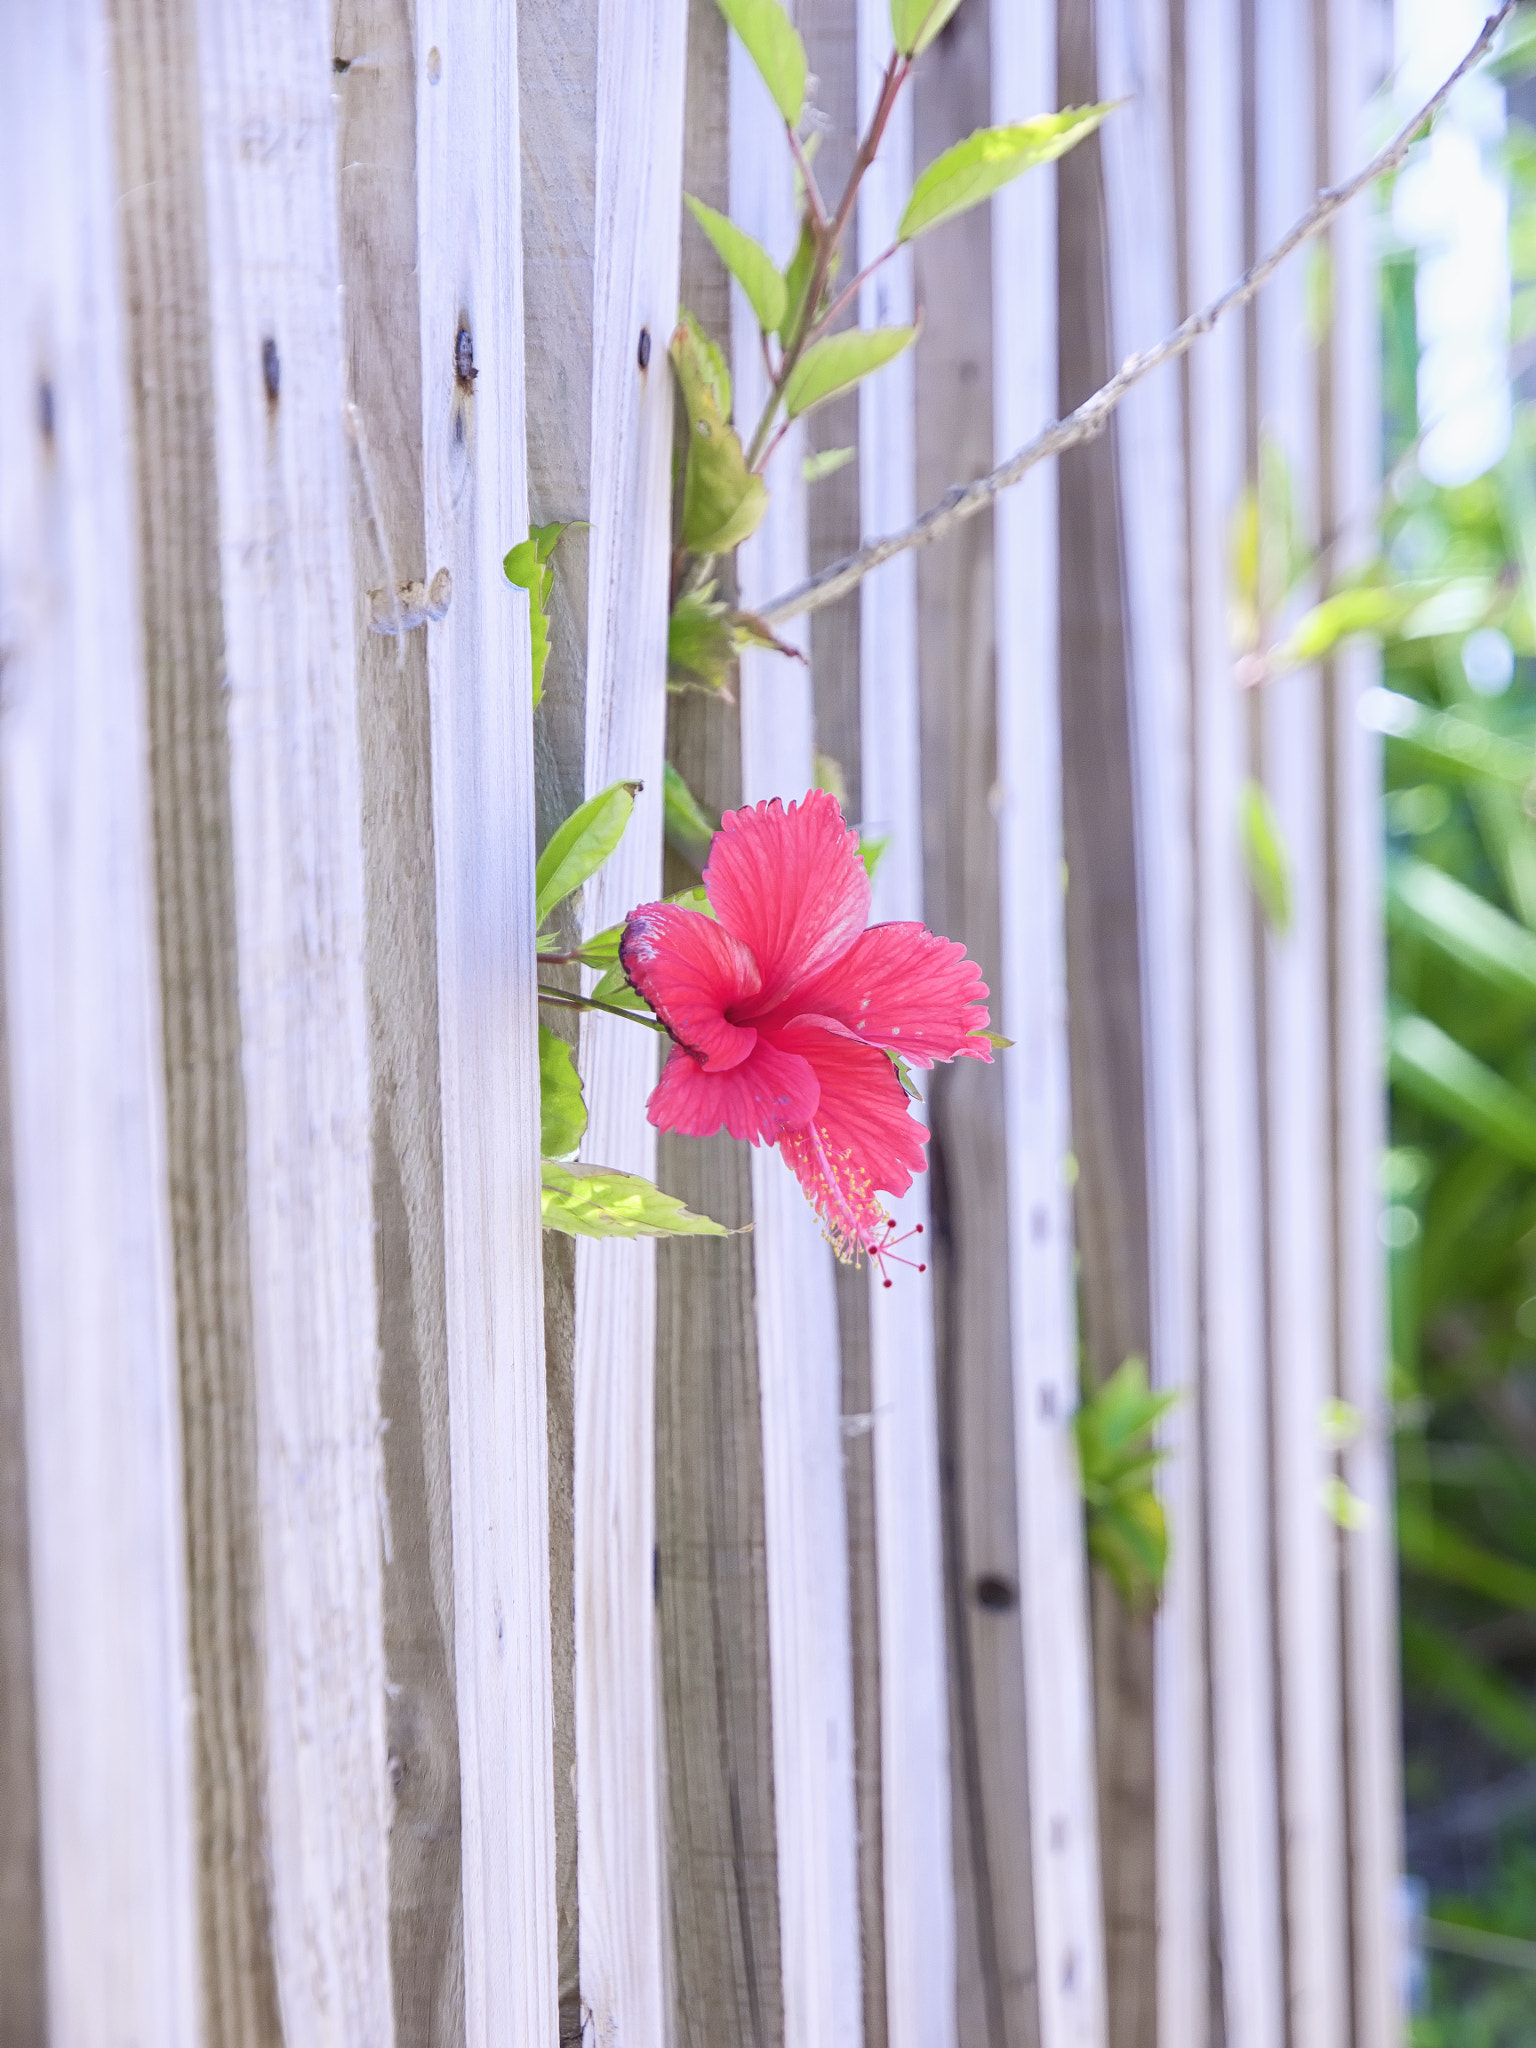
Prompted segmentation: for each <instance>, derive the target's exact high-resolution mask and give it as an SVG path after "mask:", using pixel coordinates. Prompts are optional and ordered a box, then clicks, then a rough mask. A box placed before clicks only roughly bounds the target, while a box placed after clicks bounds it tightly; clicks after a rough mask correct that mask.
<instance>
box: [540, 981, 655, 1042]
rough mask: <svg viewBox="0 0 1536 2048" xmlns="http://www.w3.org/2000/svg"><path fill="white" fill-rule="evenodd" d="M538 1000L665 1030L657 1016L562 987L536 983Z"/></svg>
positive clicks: (558, 1007) (652, 1028)
mask: <svg viewBox="0 0 1536 2048" xmlns="http://www.w3.org/2000/svg"><path fill="white" fill-rule="evenodd" d="M538 991H539V1001H540V1002H541V1003H549V1004H551V1005H552V1006H553V1007H554V1008H556V1009H560V1010H600V1011H601V1012H602V1013H603V1015H604V1016H605V1017H625V1018H627V1019H628V1020H629V1022H630V1023H631V1024H643V1025H644V1026H645V1028H646V1029H647V1031H665V1030H666V1028H667V1027H666V1025H665V1024H663V1023H662V1022H661V1020H660V1018H658V1017H642V1016H641V1014H640V1012H639V1011H638V1010H628V1009H626V1008H625V1007H624V1005H623V1004H622V1003H605V1002H602V1001H600V1000H599V999H598V997H596V996H575V995H572V994H571V993H570V992H569V990H567V989H563V988H546V987H545V985H544V983H543V982H542V981H541V982H540V983H539V984H538Z"/></svg>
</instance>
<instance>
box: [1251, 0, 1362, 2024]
mask: <svg viewBox="0 0 1536 2048" xmlns="http://www.w3.org/2000/svg"><path fill="white" fill-rule="evenodd" d="M1254 38H1255V41H1254V58H1253V61H1254V70H1255V77H1256V79H1257V80H1261V81H1262V82H1263V90H1262V91H1256V92H1255V93H1254V95H1253V101H1252V105H1253V109H1254V116H1253V118H1254V131H1255V132H1254V159H1255V179H1256V191H1255V217H1256V222H1257V229H1258V238H1259V243H1260V246H1261V247H1266V248H1267V247H1268V246H1269V245H1270V244H1271V243H1272V242H1274V241H1275V240H1277V239H1278V237H1279V236H1280V235H1281V234H1283V233H1284V231H1285V229H1286V227H1287V226H1288V225H1289V223H1290V222H1291V221H1292V220H1294V219H1295V218H1296V216H1297V215H1298V214H1299V213H1301V212H1302V211H1304V209H1305V208H1306V206H1307V203H1308V201H1309V200H1310V198H1311V196H1312V194H1313V192H1314V191H1315V190H1316V189H1317V185H1318V183H1319V182H1320V180H1319V178H1318V171H1319V169H1320V158H1321V151H1320V149H1319V146H1318V143H1319V138H1318V136H1317V132H1316V120H1315V111H1314V110H1315V103H1316V100H1315V94H1316V77H1315V68H1314V52H1313V25H1312V6H1311V0H1274V4H1272V5H1269V6H1266V7H1263V8H1260V9H1258V10H1257V11H1256V13H1255V17H1254ZM1255 326H1256V332H1257V343H1258V405H1259V427H1260V432H1261V434H1262V435H1263V436H1264V437H1265V441H1266V443H1267V444H1268V445H1271V446H1272V447H1273V448H1274V449H1275V450H1276V451H1277V453H1278V456H1279V457H1280V459H1281V460H1283V462H1284V463H1285V465H1286V468H1287V471H1288V473H1289V476H1290V481H1291V490H1292V493H1293V497H1294V503H1295V511H1296V517H1297V521H1298V526H1299V529H1300V532H1301V533H1302V534H1303V535H1311V534H1315V533H1317V532H1318V512H1319V474H1318V472H1319V461H1320V450H1319V446H1318V436H1319V429H1320V424H1321V421H1320V415H1319V410H1318V387H1317V373H1316V360H1315V348H1314V345H1313V344H1312V342H1311V341H1310V340H1309V338H1308V332H1307V318H1306V270H1305V265H1304V261H1303V260H1302V259H1300V258H1293V259H1292V261H1291V262H1290V263H1288V264H1287V265H1286V266H1285V267H1284V268H1283V269H1282V270H1281V271H1280V273H1279V274H1278V276H1276V277H1275V278H1274V279H1273V280H1272V281H1271V282H1270V284H1269V285H1268V287H1267V288H1266V290H1265V291H1264V293H1263V295H1262V296H1261V297H1260V299H1259V301H1258V304H1257V308H1256V318H1255ZM1262 534H1263V529H1262V527H1261V545H1262ZM1263 573H1264V572H1263V569H1262V568H1261V574H1263ZM1315 595H1316V593H1315V592H1314V591H1312V590H1311V589H1310V588H1308V587H1306V586H1303V587H1302V588H1301V589H1300V590H1298V591H1297V592H1296V593H1295V596H1294V599H1293V603H1294V604H1296V605H1303V604H1306V603H1308V602H1311V601H1313V599H1314V598H1315ZM1288 609H1289V607H1288ZM1283 624H1284V622H1283V621H1282V620H1271V621H1267V622H1266V628H1265V629H1266V631H1267V632H1275V631H1279V630H1283ZM1323 714H1324V704H1323V682H1322V676H1321V674H1320V673H1319V671H1318V670H1317V669H1316V668H1307V669H1300V670H1297V671H1295V672H1294V673H1293V674H1290V675H1286V676H1282V677H1280V678H1278V679H1277V680H1276V681H1274V682H1272V683H1270V684H1268V685H1266V686H1265V688H1264V690H1263V695H1262V700H1261V704H1260V718H1261V722H1262V752H1263V775H1264V783H1265V786H1266V789H1267V791H1268V794H1269V797H1270V801H1271V803H1272V804H1273V806H1274V811H1275V817H1276V820H1277V823H1278V826H1279V831H1280V837H1281V840H1282V842H1283V844H1284V846H1285V848H1286V852H1287V856H1288V860H1289V865H1290V874H1291V898H1292V903H1291V928H1290V930H1289V931H1288V932H1286V933H1284V934H1281V933H1277V932H1275V931H1273V930H1269V931H1268V932H1267V933H1266V938H1265V945H1264V1004H1265V1020H1264V1060H1265V1068H1266V1072H1265V1080H1264V1085H1265V1091H1266V1125H1265V1129H1266V1152H1267V1167H1268V1197H1269V1320H1270V1385H1271V1395H1270V1399H1271V1414H1272V1418H1273V1422H1272V1426H1273V1430H1274V1437H1273V1451H1272V1457H1273V1462H1274V1495H1273V1502H1274V1517H1275V1539H1274V1554H1275V1603H1276V1604H1275V1619H1276V1642H1277V1655H1276V1673H1277V1681H1278V1683H1277V1706H1278V1709H1279V1717H1280V1799H1281V1839H1282V1844H1283V1869H1284V1883H1285V1934H1286V1946H1285V1965H1286V1991H1287V2011H1288V2021H1289V2027H1290V2032H1291V2038H1292V2039H1293V2040H1298V2041H1307V2042H1309V2043H1312V2042H1315V2043H1316V2044H1317V2048H1341V2044H1342V2043H1343V2041H1344V2039H1345V2038H1346V2034H1347V2030H1348V2026H1349V2005H1348V1976H1347V1972H1348V1960H1347V1946H1348V1944H1347V1918H1346V1900H1345V1885H1344V1864H1345V1839H1344V1832H1345V1831H1344V1783H1343V1767H1344V1758H1343V1724H1342V1715H1341V1700H1340V1664H1339V1596H1338V1555H1337V1532H1336V1530H1335V1528H1334V1525H1333V1523H1332V1521H1331V1519H1330V1517H1329V1514H1328V1508H1327V1481H1328V1478H1329V1476H1330V1475H1331V1473H1332V1471H1333V1458H1332V1454H1331V1452H1330V1450H1329V1447H1328V1444H1327V1441H1326V1438H1325V1436H1324V1433H1323V1404H1324V1402H1325V1401H1326V1400H1327V1399H1328V1397H1329V1395H1330V1394H1331V1393H1332V1391H1333V1384H1334V1369H1333V1340H1334V1321H1333V1284H1334V1274H1333V1215H1332V1206H1331V1203H1330V1202H1329V1201H1328V1200H1326V1199H1325V1198H1323V1196H1322V1194H1321V1191H1322V1190H1325V1189H1328V1188H1329V1186H1330V1176H1331V1164H1332V1157H1331V1155H1332V1135H1331V1131H1330V1122H1331V1114H1330V1113H1331V1107H1332V1104H1331V1090H1330V1073H1329V1042H1328V1041H1329V1031H1330V1015H1329V999H1330V990H1329V979H1330V977H1329V960H1328V871H1329V866H1330V856H1329V851H1328V844H1327V815H1326V802H1325V790H1324V764H1325V759H1326V754H1327V740H1326V734H1325V730H1324V723H1323Z"/></svg>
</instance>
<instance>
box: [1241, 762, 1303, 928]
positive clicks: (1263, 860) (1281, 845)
mask: <svg viewBox="0 0 1536 2048" xmlns="http://www.w3.org/2000/svg"><path fill="white" fill-rule="evenodd" d="M1242 828H1243V859H1244V861H1245V862H1246V863H1247V867H1248V879H1249V881H1250V882H1251V883H1252V884H1253V893H1254V895H1255V896H1257V898H1258V899H1259V908H1260V909H1261V910H1262V911H1263V913H1264V921H1265V923H1266V924H1267V925H1268V926H1269V928H1270V930H1271V931H1272V932H1274V933H1275V934H1276V936H1277V937H1280V938H1284V936H1285V935H1286V933H1287V932H1288V931H1289V930H1290V928H1291V860H1290V855H1289V854H1288V853H1287V851H1286V847H1285V841H1284V840H1283V839H1282V838H1281V836H1280V825H1279V821H1278V819H1277V818H1276V817H1275V813H1274V807H1273V805H1272V804H1271V803H1270V801H1269V798H1268V796H1267V795H1266V793H1265V791H1264V789H1263V787H1262V786H1261V785H1260V784H1259V783H1257V782H1249V783H1245V784H1244V787H1243V796H1242Z"/></svg>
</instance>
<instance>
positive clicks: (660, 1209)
mask: <svg viewBox="0 0 1536 2048" xmlns="http://www.w3.org/2000/svg"><path fill="white" fill-rule="evenodd" d="M541 1180H542V1186H541V1190H540V1194H541V1205H542V1208H543V1218H544V1228H545V1229H546V1230H559V1231H562V1232H564V1234H565V1235H566V1236H568V1237H725V1236H727V1235H728V1232H727V1231H726V1229H725V1226H724V1225H723V1224H720V1223H716V1222H714V1221H712V1219H711V1218H710V1217H708V1216H696V1215H695V1214H694V1213H693V1211H692V1210H691V1209H685V1208H684V1207H683V1205H682V1203H681V1202H680V1201H679V1200H678V1199H677V1197H676V1196H675V1195H664V1194H663V1193H662V1191H661V1189H660V1188H658V1187H656V1186H654V1185H653V1184H652V1183H651V1182H650V1181H648V1180H642V1179H641V1177H640V1176H639V1175H638V1174H635V1173H618V1172H616V1171H615V1170H614V1169H613V1168H612V1167H609V1166H577V1165H569V1166H562V1165H561V1164H560V1163H559V1162H558V1161H556V1160H553V1159H546V1160H545V1161H544V1162H543V1169H542V1175H541Z"/></svg>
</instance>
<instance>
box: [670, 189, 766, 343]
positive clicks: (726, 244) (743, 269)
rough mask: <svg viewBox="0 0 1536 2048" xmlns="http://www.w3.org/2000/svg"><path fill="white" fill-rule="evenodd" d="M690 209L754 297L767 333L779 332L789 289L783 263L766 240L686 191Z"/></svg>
mask: <svg viewBox="0 0 1536 2048" xmlns="http://www.w3.org/2000/svg"><path fill="white" fill-rule="evenodd" d="M683 197H684V200H685V202H686V204H687V207H688V211H689V212H690V213H691V214H692V215H693V217H694V219H695V220H696V221H697V222H698V224H699V226H700V227H701V228H702V229H703V230H704V232H705V234H706V235H707V236H708V237H709V240H710V243H711V245H712V246H713V248H714V251H715V254H716V255H717V256H718V257H719V258H720V261H721V262H722V263H723V264H724V265H725V267H726V269H727V270H728V271H729V272H730V273H731V275H732V277H734V278H735V279H736V281H737V283H738V284H739V285H740V286H741V288H742V290H743V291H744V292H745V293H746V295H747V297H748V299H749V300H750V301H751V305H752V310H753V312H754V313H755V314H756V315H757V324H758V326H759V327H761V328H762V330H763V332H764V333H765V334H776V333H777V332H778V327H779V322H780V321H781V320H782V319H783V318H784V309H785V307H786V306H787V304H788V303H789V291H788V287H787V286H786V285H785V282H784V279H783V277H782V276H781V275H780V274H779V267H778V265H777V264H776V263H775V262H774V260H773V258H772V257H771V256H770V255H769V254H768V251H767V250H766V249H765V248H764V247H763V245H762V243H761V242H759V241H758V240H756V238H755V237H754V236H752V235H749V234H748V233H747V231H746V229H745V228H739V227H737V225H736V223H735V221H733V220H731V219H729V218H728V217H727V216H726V215H725V214H723V213H716V211H715V209H714V208H713V207H712V206H706V205H705V204H704V202H703V200H702V199H694V198H692V197H691V196H690V195H689V194H687V193H684V195H683Z"/></svg>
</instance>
